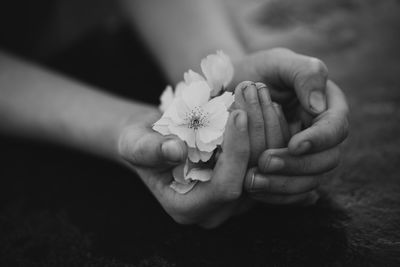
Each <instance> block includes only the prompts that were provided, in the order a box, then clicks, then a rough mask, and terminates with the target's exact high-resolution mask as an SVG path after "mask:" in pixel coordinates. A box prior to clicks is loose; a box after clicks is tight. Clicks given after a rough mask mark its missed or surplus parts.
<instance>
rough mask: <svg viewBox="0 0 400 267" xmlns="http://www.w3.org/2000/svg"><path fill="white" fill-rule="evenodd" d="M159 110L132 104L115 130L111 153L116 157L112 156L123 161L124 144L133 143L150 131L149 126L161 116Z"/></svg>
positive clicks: (124, 156)
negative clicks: (112, 151) (113, 145)
mask: <svg viewBox="0 0 400 267" xmlns="http://www.w3.org/2000/svg"><path fill="white" fill-rule="evenodd" d="M161 115H162V114H161V113H160V111H159V110H158V109H157V108H156V107H153V106H148V105H140V106H138V105H137V104H136V105H132V106H131V107H130V111H129V112H127V113H126V114H125V115H124V116H122V117H121V120H120V122H119V125H118V127H117V129H118V130H117V131H116V132H115V137H114V139H115V140H116V141H115V142H114V144H115V147H114V151H115V153H113V154H114V155H115V156H116V157H115V158H114V159H115V160H116V161H118V162H121V161H123V162H125V160H124V158H126V157H127V156H128V155H125V154H126V153H127V152H126V149H124V146H125V145H126V144H127V143H135V142H136V141H137V140H138V139H139V138H141V137H142V136H143V135H144V134H146V132H148V131H149V130H150V131H152V129H151V127H152V125H153V123H154V122H156V121H157V120H158V119H159V118H160V117H161Z"/></svg>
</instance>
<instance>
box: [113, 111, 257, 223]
mask: <svg viewBox="0 0 400 267" xmlns="http://www.w3.org/2000/svg"><path fill="white" fill-rule="evenodd" d="M155 120H156V118H154V119H153V121H155ZM150 122H152V121H150ZM147 125H151V123H148V124H147ZM119 151H120V154H121V156H122V158H123V159H124V161H125V162H126V163H127V164H128V165H129V166H130V167H131V168H132V169H133V170H134V171H136V172H137V173H138V174H139V176H140V177H141V179H142V180H143V182H144V183H145V184H146V185H147V187H148V188H149V189H150V191H151V192H152V193H153V194H154V196H155V197H156V198H157V200H158V201H159V202H160V204H161V205H162V207H163V208H164V210H165V211H166V212H167V213H168V214H169V215H170V216H171V217H172V218H173V219H174V220H175V221H177V222H178V223H182V224H198V225H200V226H203V227H206V228H212V227H216V226H218V225H220V224H221V223H222V222H224V221H225V220H226V219H228V218H229V217H230V216H232V215H233V214H235V213H236V212H238V211H239V210H241V209H242V208H243V207H245V205H246V202H245V200H244V199H243V198H242V187H243V180H244V177H245V175H246V170H247V164H248V159H249V154H250V148H249V136H248V130H247V115H246V113H245V112H243V111H239V110H238V111H233V112H232V113H231V114H230V116H229V119H228V122H227V126H226V130H225V135H224V144H223V148H222V153H221V154H220V155H219V158H218V160H217V163H216V165H215V168H214V172H213V177H212V178H211V181H209V182H205V183H198V184H196V186H195V187H194V188H193V190H191V191H190V192H188V193H187V194H179V193H177V192H175V191H174V190H173V189H171V188H170V186H169V185H170V184H171V182H172V181H173V177H172V167H173V166H175V165H178V164H180V163H181V162H182V161H184V160H185V159H186V156H187V148H186V145H185V144H184V143H183V142H182V141H181V140H179V139H177V138H175V137H172V136H171V137H165V136H162V135H160V134H158V133H156V132H154V131H153V130H151V129H150V127H149V126H146V124H144V125H142V126H138V125H133V126H128V127H127V128H126V129H125V130H124V131H123V133H122V135H121V138H120V149H119Z"/></svg>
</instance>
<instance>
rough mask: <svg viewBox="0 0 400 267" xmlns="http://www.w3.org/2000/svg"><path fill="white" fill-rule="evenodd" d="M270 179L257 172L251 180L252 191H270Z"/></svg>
mask: <svg viewBox="0 0 400 267" xmlns="http://www.w3.org/2000/svg"><path fill="white" fill-rule="evenodd" d="M269 186H270V180H269V179H268V178H267V177H265V176H262V175H260V174H255V175H254V179H253V180H252V181H251V188H250V191H251V192H262V191H268V188H269Z"/></svg>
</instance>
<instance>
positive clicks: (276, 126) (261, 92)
mask: <svg viewBox="0 0 400 267" xmlns="http://www.w3.org/2000/svg"><path fill="white" fill-rule="evenodd" d="M258 96H259V98H260V103H261V110H262V116H263V118H264V124H265V127H264V128H265V136H266V143H267V147H268V148H278V147H283V146H284V143H285V141H284V137H283V134H282V130H281V125H280V121H279V117H278V115H277V113H276V112H275V108H274V106H273V103H272V101H271V96H270V95H269V91H268V88H267V87H266V86H264V87H260V88H259V89H258Z"/></svg>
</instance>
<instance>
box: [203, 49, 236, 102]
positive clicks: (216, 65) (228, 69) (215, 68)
mask: <svg viewBox="0 0 400 267" xmlns="http://www.w3.org/2000/svg"><path fill="white" fill-rule="evenodd" d="M201 70H202V71H203V73H204V76H206V79H207V82H208V84H209V85H210V87H211V88H212V89H213V90H212V92H211V96H216V95H218V94H219V93H220V92H221V90H222V89H224V88H227V86H228V85H229V83H230V82H231V81H232V78H233V72H234V71H233V65H232V62H231V60H230V59H229V57H228V56H227V55H226V54H225V53H224V52H222V51H217V53H216V54H212V55H209V56H207V57H206V58H204V59H203V60H202V61H201Z"/></svg>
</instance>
